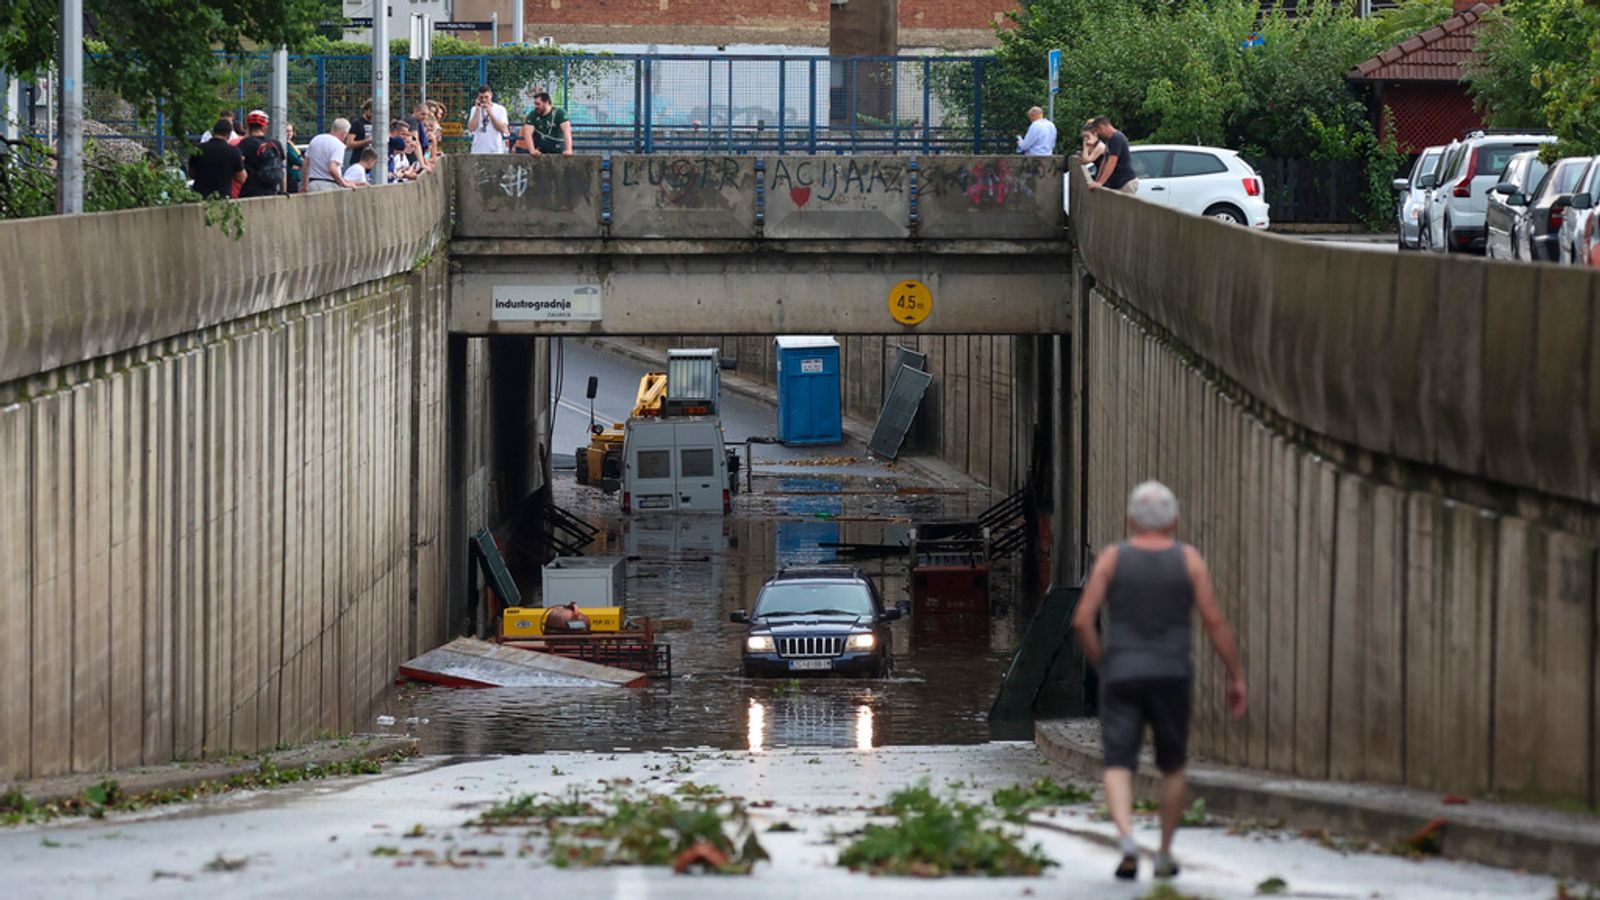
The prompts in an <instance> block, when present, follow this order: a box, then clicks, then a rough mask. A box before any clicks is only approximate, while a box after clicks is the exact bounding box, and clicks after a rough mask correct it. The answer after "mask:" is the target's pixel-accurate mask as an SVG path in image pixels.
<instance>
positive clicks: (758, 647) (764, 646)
mask: <svg viewBox="0 0 1600 900" xmlns="http://www.w3.org/2000/svg"><path fill="white" fill-rule="evenodd" d="M744 646H745V649H746V650H749V651H750V652H752V653H771V652H772V648H773V643H772V636H771V635H766V634H757V635H752V636H750V637H747V638H745V639H744Z"/></svg>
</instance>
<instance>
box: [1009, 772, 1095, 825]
mask: <svg viewBox="0 0 1600 900" xmlns="http://www.w3.org/2000/svg"><path fill="white" fill-rule="evenodd" d="M992 799H993V801H994V805H995V806H997V807H999V808H1000V810H1001V811H1002V812H1004V813H1005V814H1006V818H1007V819H1010V820H1011V821H1014V822H1020V821H1022V820H1023V819H1024V818H1026V817H1027V814H1028V813H1029V812H1032V811H1033V810H1036V809H1045V808H1048V807H1052V806H1072V805H1074V804H1078V803H1088V802H1089V801H1090V800H1093V799H1094V795H1093V794H1091V793H1089V791H1087V790H1085V789H1084V788H1081V787H1079V786H1078V785H1076V784H1073V783H1071V782H1059V783H1058V782H1055V781H1051V780H1050V779H1048V778H1040V779H1039V780H1037V781H1035V782H1034V783H1033V784H1018V785H1013V786H1012V787H1005V788H1000V789H999V790H997V791H995V792H994V795H993V797H992Z"/></svg>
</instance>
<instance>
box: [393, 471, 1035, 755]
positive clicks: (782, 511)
mask: <svg viewBox="0 0 1600 900" xmlns="http://www.w3.org/2000/svg"><path fill="white" fill-rule="evenodd" d="M825 452H826V453H831V454H839V453H841V452H842V451H840V450H839V448H827V449H826V450H825V451H822V450H819V451H813V458H812V459H810V460H807V459H804V458H801V459H800V460H797V461H795V460H787V459H786V460H781V461H771V460H769V461H767V462H766V463H763V458H764V457H763V454H762V453H761V452H760V450H758V452H757V454H756V459H757V462H758V465H757V467H756V475H755V478H754V490H753V492H748V493H742V494H740V495H739V496H738V497H737V498H736V500H735V505H734V513H733V514H732V515H731V516H728V517H726V518H724V517H721V516H715V515H712V516H706V515H685V516H631V517H624V516H622V515H621V514H620V512H619V511H618V510H617V501H616V497H615V496H606V495H602V494H601V493H600V492H599V491H598V490H595V489H592V488H580V487H577V486H576V485H574V484H572V483H571V481H570V473H568V475H567V478H566V479H561V478H560V476H559V475H558V483H557V490H556V498H557V502H558V503H560V504H561V505H562V506H564V507H566V508H568V509H569V510H572V511H573V512H576V513H577V514H579V515H580V516H582V517H583V518H585V519H587V520H588V521H589V522H591V523H592V524H594V525H596V526H599V527H600V528H601V529H602V536H601V538H600V540H598V541H597V542H596V543H595V544H594V545H592V546H591V547H589V548H588V551H587V553H588V555H590V556H605V555H615V556H624V557H626V558H627V559H628V563H627V567H626V568H627V584H626V588H625V592H626V610H627V614H628V615H629V616H632V617H644V616H649V617H652V618H657V619H676V620H683V623H684V624H686V625H687V626H688V629H687V630H683V631H673V632H669V633H667V634H665V635H664V636H663V637H664V639H665V640H666V641H668V642H669V643H670V644H671V645H672V658H673V670H674V677H673V678H672V679H671V680H670V681H658V682H655V683H653V684H652V686H650V687H648V688H644V689H637V690H617V689H577V690H575V689H564V690H559V691H539V690H533V689H513V688H505V689H489V690H452V689H448V688H438V687H434V686H431V685H420V684H414V685H407V686H405V687H403V688H400V689H398V690H397V692H396V693H395V694H394V695H393V696H392V698H391V701H390V702H389V703H388V704H387V706H388V708H387V709H385V710H382V711H383V712H385V713H387V714H389V715H392V716H394V717H395V718H396V719H397V720H398V721H399V722H401V723H405V722H406V721H407V719H415V720H416V722H417V724H415V725H413V726H412V728H411V730H412V731H413V732H414V733H416V734H417V735H418V736H419V737H420V738H421V740H422V750H423V751H424V752H425V753H444V754H490V753H528V752H537V751H545V750H595V751H614V750H622V749H628V750H664V749H685V748H696V747H703V748H716V749H765V748H775V747H840V748H865V747H876V746H884V745H903V744H945V743H978V742H983V741H987V740H989V739H990V732H989V728H988V724H987V721H986V714H987V712H988V709H989V705H990V703H991V702H992V701H993V699H994V695H995V691H996V689H997V688H998V686H999V683H1000V678H1001V675H1002V674H1003V673H1004V671H1005V668H1006V666H1007V665H1008V664H1009V663H1010V659H1011V655H1012V653H1013V651H1014V649H1015V647H1016V646H1017V642H1018V638H1019V636H1020V634H1021V632H1022V630H1023V629H1024V628H1025V627H1026V624H1027V621H1028V619H1029V617H1031V615H1032V607H1033V601H1032V599H1031V598H1030V597H1028V596H1026V594H1025V591H1024V590H1023V587H1022V585H1021V583H1020V581H1021V579H1020V577H1019V575H1018V572H1019V571H1020V563H1018V562H1016V561H1011V562H1005V563H1000V564H998V566H997V571H996V572H995V573H994V574H993V576H992V581H993V589H992V595H991V599H992V601H993V602H992V605H991V612H990V615H987V616H931V615H921V616H919V615H917V614H916V613H915V612H913V614H912V615H911V616H910V617H909V618H907V619H903V620H901V621H899V622H896V623H894V624H893V626H892V627H891V630H892V635H893V637H892V642H893V643H892V646H893V651H894V654H895V658H896V670H895V674H894V676H893V677H892V678H890V679H888V680H883V681H872V680H845V679H806V680H800V681H795V680H789V679H779V680H761V679H745V678H743V677H742V676H741V675H740V674H739V661H740V657H739V652H740V642H741V640H742V638H743V635H744V628H743V626H740V625H734V624H732V623H730V622H729V621H728V614H729V613H730V612H732V611H734V610H736V609H741V608H747V607H749V606H750V605H751V604H752V601H753V600H754V598H755V596H756V594H757V592H758V591H759V589H760V587H761V584H762V583H763V582H764V581H765V580H766V579H767V578H768V577H769V576H771V575H772V574H773V572H775V571H776V570H777V568H778V567H779V566H782V565H786V564H795V563H816V562H834V561H841V562H851V560H841V559H840V557H838V556H837V555H836V551H835V550H833V549H831V548H826V547H822V546H820V545H821V544H827V543H839V542H856V543H871V544H898V543H903V542H904V541H905V538H906V532H907V529H908V528H909V526H910V524H911V523H912V522H913V521H916V520H929V519H966V518H974V517H976V516H977V514H978V513H980V512H981V511H982V510H983V509H985V508H986V507H987V506H988V505H989V504H990V503H991V502H993V499H994V495H993V494H992V492H990V491H988V490H986V489H983V488H980V487H975V486H970V485H959V486H954V487H952V486H949V485H932V484H929V483H927V482H925V481H922V480H919V479H918V478H916V477H914V476H912V475H909V474H905V473H901V472H891V471H889V470H886V469H884V468H881V467H878V466H875V465H873V464H871V463H862V462H858V461H854V460H851V459H848V458H841V457H838V456H827V457H824V456H823V454H824V453H825ZM777 462H781V463H783V464H776V463H777ZM811 462H825V463H827V465H822V466H816V465H808V464H807V463H811ZM853 564H856V565H859V566H860V567H861V568H862V569H863V571H865V572H866V573H867V574H869V575H871V576H872V577H873V578H874V579H875V580H876V581H877V583H878V586H879V590H880V591H881V592H882V595H883V598H884V601H885V602H886V603H889V604H893V603H896V602H899V601H901V600H909V599H910V597H909V594H908V592H907V558H906V557H905V556H904V555H899V556H893V557H888V558H878V559H872V558H866V559H861V560H858V561H854V563H853ZM530 602H536V601H530ZM424 720H425V721H426V724H422V722H423V721H424ZM400 727H404V726H403V725H402V726H400Z"/></svg>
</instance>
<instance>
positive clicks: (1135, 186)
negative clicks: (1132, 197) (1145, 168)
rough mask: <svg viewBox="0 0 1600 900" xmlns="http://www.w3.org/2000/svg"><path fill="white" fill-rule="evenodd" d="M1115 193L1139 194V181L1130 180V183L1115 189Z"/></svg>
mask: <svg viewBox="0 0 1600 900" xmlns="http://www.w3.org/2000/svg"><path fill="white" fill-rule="evenodd" d="M1117 192H1118V193H1122V194H1137V193H1139V179H1137V178H1135V179H1134V180H1132V181H1130V182H1128V183H1127V184H1125V185H1123V186H1122V187H1119V188H1117Z"/></svg>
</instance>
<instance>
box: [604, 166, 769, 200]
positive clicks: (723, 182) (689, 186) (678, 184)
mask: <svg viewBox="0 0 1600 900" xmlns="http://www.w3.org/2000/svg"><path fill="white" fill-rule="evenodd" d="M621 169H622V171H621V172H620V173H617V174H620V176H621V177H620V180H619V181H618V182H616V183H617V185H618V187H619V188H621V189H624V190H625V189H629V188H637V187H645V186H648V187H652V188H655V204H656V205H657V206H659V207H678V208H687V209H727V208H730V207H731V206H732V204H733V202H734V199H735V198H736V197H737V196H738V195H739V194H741V193H745V192H748V191H749V190H750V185H749V182H748V179H747V177H746V175H745V173H743V172H741V171H740V165H739V161H738V160H736V159H733V158H731V157H725V156H724V157H715V156H696V157H682V156H663V157H627V158H625V159H623V160H622V166H621Z"/></svg>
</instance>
